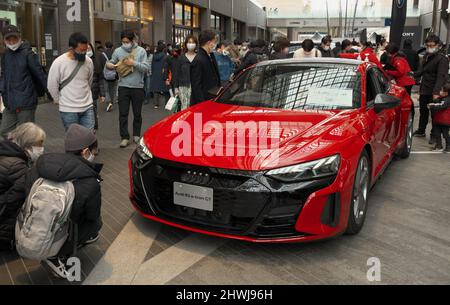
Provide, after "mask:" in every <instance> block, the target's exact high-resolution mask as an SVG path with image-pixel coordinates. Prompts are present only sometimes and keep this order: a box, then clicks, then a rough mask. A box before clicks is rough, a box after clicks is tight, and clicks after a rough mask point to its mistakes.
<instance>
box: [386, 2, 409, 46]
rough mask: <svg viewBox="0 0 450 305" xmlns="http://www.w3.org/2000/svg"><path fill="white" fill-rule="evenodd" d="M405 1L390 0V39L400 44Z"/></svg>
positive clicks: (404, 20) (403, 26) (404, 19)
mask: <svg viewBox="0 0 450 305" xmlns="http://www.w3.org/2000/svg"><path fill="white" fill-rule="evenodd" d="M406 11H407V1H406V0H393V1H392V16H391V20H392V24H391V34H390V39H389V40H390V41H391V42H394V43H396V44H397V45H400V43H401V41H402V37H403V32H404V29H405V22H406Z"/></svg>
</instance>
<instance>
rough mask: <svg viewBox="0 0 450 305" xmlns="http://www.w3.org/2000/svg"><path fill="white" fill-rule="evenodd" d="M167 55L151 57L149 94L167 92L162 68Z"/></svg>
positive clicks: (159, 54)
mask: <svg viewBox="0 0 450 305" xmlns="http://www.w3.org/2000/svg"><path fill="white" fill-rule="evenodd" d="M166 58H167V55H166V53H164V52H160V53H156V54H155V55H153V61H152V77H151V81H150V91H151V92H155V93H156V92H168V91H169V90H168V88H167V86H166V83H165V79H164V68H165V62H166Z"/></svg>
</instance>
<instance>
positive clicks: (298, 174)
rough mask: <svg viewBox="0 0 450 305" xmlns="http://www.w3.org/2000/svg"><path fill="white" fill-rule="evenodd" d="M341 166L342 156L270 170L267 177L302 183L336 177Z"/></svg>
mask: <svg viewBox="0 0 450 305" xmlns="http://www.w3.org/2000/svg"><path fill="white" fill-rule="evenodd" d="M340 165H341V157H340V155H334V156H331V157H327V158H323V159H320V160H316V161H311V162H306V163H302V164H298V165H293V166H288V167H283V168H278V169H273V170H270V171H268V172H267V173H266V176H269V177H272V178H274V179H277V180H280V181H283V182H301V181H307V180H314V179H320V178H326V177H332V176H335V175H336V174H337V173H338V171H339V167H340Z"/></svg>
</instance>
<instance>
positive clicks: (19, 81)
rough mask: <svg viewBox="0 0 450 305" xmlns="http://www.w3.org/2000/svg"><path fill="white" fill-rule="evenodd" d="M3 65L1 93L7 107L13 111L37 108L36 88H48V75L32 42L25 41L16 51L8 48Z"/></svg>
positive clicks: (0, 77)
mask: <svg viewBox="0 0 450 305" xmlns="http://www.w3.org/2000/svg"><path fill="white" fill-rule="evenodd" d="M1 66H2V71H1V76H0V93H1V95H2V96H3V103H4V105H5V107H6V108H7V109H9V110H11V111H16V110H21V109H24V110H26V109H33V108H36V106H37V103H38V94H37V92H36V88H37V86H38V87H39V88H47V75H45V73H44V70H43V69H42V66H41V64H40V63H39V57H38V55H37V54H35V53H34V52H33V51H32V50H31V46H30V44H29V43H28V42H25V41H24V42H23V43H22V45H21V46H20V47H19V49H18V50H16V51H11V50H10V49H7V50H6V52H5V54H4V55H3V56H2V64H1Z"/></svg>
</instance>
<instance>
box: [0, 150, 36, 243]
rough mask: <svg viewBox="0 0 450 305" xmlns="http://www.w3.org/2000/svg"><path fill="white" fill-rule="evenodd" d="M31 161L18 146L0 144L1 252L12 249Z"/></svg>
mask: <svg viewBox="0 0 450 305" xmlns="http://www.w3.org/2000/svg"><path fill="white" fill-rule="evenodd" d="M30 165H31V161H30V159H29V157H28V156H27V154H26V153H25V152H24V151H23V149H21V148H20V147H19V146H18V145H17V144H15V143H13V142H11V141H2V142H0V250H7V249H11V246H12V245H13V242H14V228H15V225H16V218H17V215H18V214H19V211H20V209H21V207H22V205H23V203H24V202H25V198H26V196H25V176H26V174H27V172H28V170H29V166H30Z"/></svg>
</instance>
